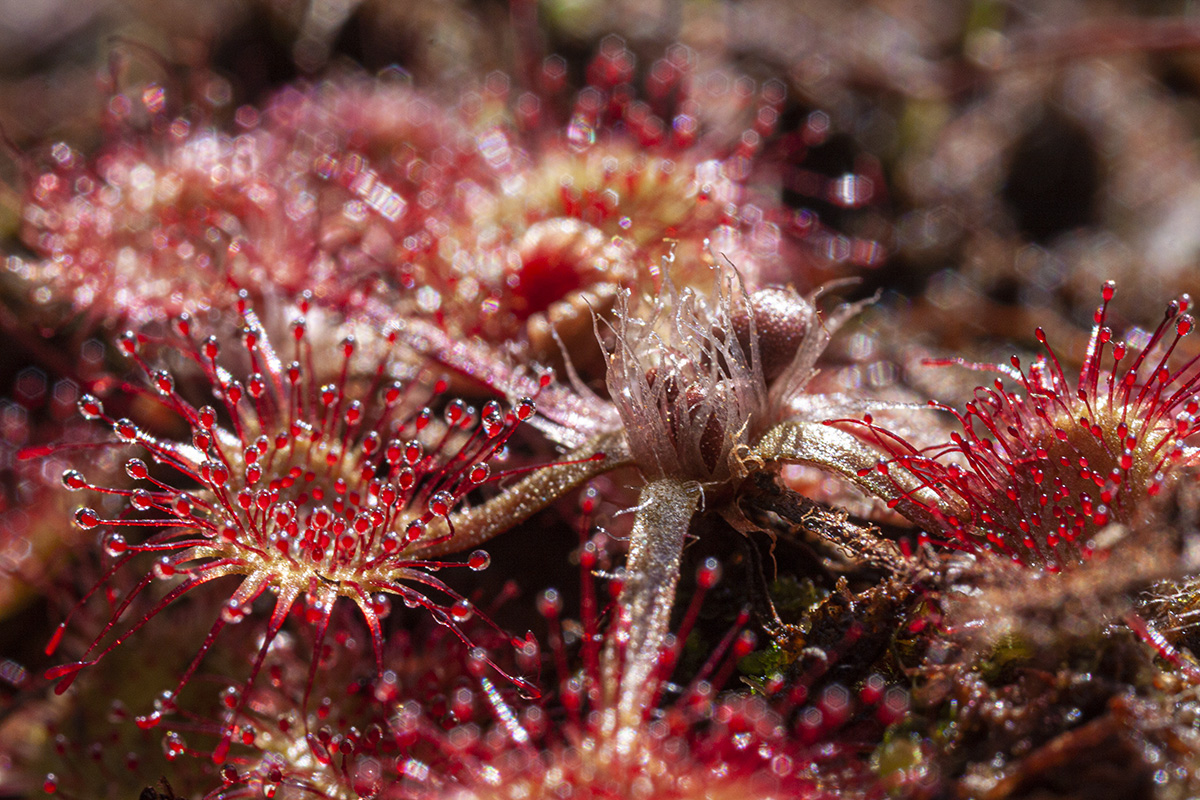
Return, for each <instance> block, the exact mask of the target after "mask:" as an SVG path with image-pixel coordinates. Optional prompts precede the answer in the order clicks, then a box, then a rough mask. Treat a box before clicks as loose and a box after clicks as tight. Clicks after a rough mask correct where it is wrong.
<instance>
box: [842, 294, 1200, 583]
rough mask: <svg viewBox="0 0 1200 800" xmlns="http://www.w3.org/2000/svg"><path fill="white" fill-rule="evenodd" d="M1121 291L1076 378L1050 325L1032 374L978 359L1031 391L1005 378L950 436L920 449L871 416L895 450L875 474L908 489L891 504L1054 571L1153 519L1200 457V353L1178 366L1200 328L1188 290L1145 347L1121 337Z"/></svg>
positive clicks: (953, 536) (945, 531) (944, 534)
mask: <svg viewBox="0 0 1200 800" xmlns="http://www.w3.org/2000/svg"><path fill="white" fill-rule="evenodd" d="M1114 290H1115V288H1114V285H1113V283H1111V282H1109V283H1107V284H1105V286H1104V289H1103V292H1102V296H1103V303H1102V304H1101V306H1100V307H1099V308H1098V309H1097V311H1096V315H1095V327H1094V328H1093V329H1092V334H1091V340H1090V342H1089V344H1088V350H1087V356H1086V358H1085V359H1084V362H1083V366H1082V367H1081V369H1080V372H1079V377H1078V379H1076V380H1075V381H1071V380H1069V379H1068V378H1067V376H1066V374H1065V373H1064V371H1063V368H1062V366H1061V365H1060V363H1059V360H1058V357H1057V356H1056V355H1055V353H1054V350H1053V349H1052V348H1050V346H1049V345H1048V344H1046V336H1045V333H1044V332H1043V331H1042V329H1041V328H1039V329H1038V330H1037V338H1038V341H1040V342H1041V343H1042V344H1043V345H1045V346H1046V355H1045V356H1043V357H1041V358H1039V359H1038V360H1037V361H1035V362H1034V363H1033V364H1032V365H1031V366H1030V367H1029V368H1028V369H1025V370H1023V369H1022V368H1021V363H1020V360H1019V359H1018V358H1017V357H1016V356H1013V358H1012V367H1011V368H1008V367H1005V366H1000V365H995V366H986V365H985V366H980V365H970V366H974V367H975V368H979V369H986V370H991V371H994V372H998V373H1000V374H1001V375H1002V376H1003V378H1007V379H1009V380H1010V381H1013V382H1015V383H1017V385H1018V387H1019V388H1017V389H1011V388H1008V385H1007V384H1006V383H1005V381H1004V380H1003V379H1002V378H997V379H996V381H995V383H994V384H993V385H992V386H991V387H979V388H978V389H976V390H975V399H974V401H972V402H970V403H968V404H967V405H966V409H965V411H964V412H959V411H956V410H954V409H945V410H947V411H950V412H951V413H952V414H954V416H955V418H956V419H957V421H958V423H959V429H958V430H957V431H955V432H954V433H952V434H951V436H950V441H949V442H947V443H945V444H941V445H936V446H933V447H929V448H925V449H921V450H918V449H916V448H914V447H912V446H911V445H909V444H908V443H907V442H906V441H904V440H903V439H901V438H900V437H898V436H896V435H894V434H891V433H889V432H888V431H887V430H885V429H884V428H882V427H880V426H878V425H876V424H875V423H874V422H873V421H872V420H871V419H870V418H867V419H866V420H865V421H864V422H862V423H859V424H861V425H864V426H865V427H866V429H867V430H868V431H869V438H871V440H872V441H873V442H874V443H875V444H877V445H878V446H880V447H881V448H882V449H883V450H885V451H886V452H887V453H888V454H889V457H888V458H887V459H885V460H883V461H880V462H879V463H878V465H877V466H876V467H873V468H871V469H874V470H876V471H877V472H878V473H881V474H883V475H886V476H893V486H894V488H897V489H899V488H900V487H901V485H903V487H904V488H903V490H902V491H901V494H902V495H903V501H904V502H899V501H898V499H897V498H896V497H893V498H892V499H891V500H890V501H889V502H890V503H892V504H893V505H897V506H898V507H899V508H900V509H901V510H902V511H903V513H905V514H907V515H909V516H910V517H912V518H913V519H914V521H916V522H918V523H919V524H922V525H925V526H926V527H927V528H928V529H929V532H930V533H931V534H933V536H934V537H935V538H936V539H937V540H938V541H939V542H941V543H943V544H946V545H948V546H950V547H955V548H959V549H964V550H968V551H972V552H976V551H993V552H996V553H999V554H1002V555H1004V556H1007V557H1009V558H1011V559H1013V560H1014V561H1017V562H1020V563H1022V564H1029V565H1035V566H1042V567H1045V568H1046V569H1051V570H1058V569H1061V568H1062V567H1064V566H1068V565H1070V564H1072V563H1076V562H1078V561H1079V560H1080V559H1082V558H1086V557H1087V556H1089V555H1090V554H1091V553H1092V552H1093V551H1094V550H1096V549H1104V548H1105V547H1106V545H1105V539H1104V537H1103V536H1102V535H1101V533H1102V531H1103V530H1104V529H1105V527H1106V526H1107V525H1108V524H1109V523H1110V522H1118V523H1122V524H1125V525H1133V524H1136V523H1139V522H1140V521H1142V516H1143V515H1145V514H1146V513H1148V508H1147V503H1146V500H1147V499H1148V498H1151V497H1153V496H1154V495H1156V494H1157V493H1158V492H1159V490H1160V489H1161V487H1162V486H1163V484H1164V482H1165V481H1166V480H1168V479H1169V477H1170V474H1171V472H1172V470H1173V469H1174V468H1176V467H1178V466H1180V465H1183V464H1190V463H1194V461H1195V460H1196V451H1195V449H1194V448H1193V447H1192V446H1190V445H1189V444H1188V443H1187V440H1188V438H1189V437H1191V436H1192V435H1193V434H1195V433H1196V432H1197V431H1200V420H1198V417H1197V412H1198V411H1200V396H1198V391H1200V368H1198V366H1197V365H1198V364H1200V359H1197V358H1192V359H1190V360H1188V361H1186V362H1184V363H1183V364H1182V365H1177V366H1173V365H1172V364H1171V360H1172V359H1171V356H1172V355H1173V353H1174V352H1175V350H1176V348H1177V347H1178V346H1179V343H1180V341H1181V340H1182V339H1183V337H1184V336H1186V335H1187V334H1188V333H1189V332H1190V331H1191V330H1192V328H1193V327H1194V324H1195V323H1194V322H1193V320H1192V318H1191V317H1190V316H1188V315H1187V314H1185V313H1183V312H1184V311H1185V310H1186V309H1187V307H1188V304H1189V301H1188V299H1187V298H1186V297H1184V298H1182V299H1180V300H1178V301H1173V302H1172V303H1171V304H1170V305H1168V306H1167V310H1166V313H1165V314H1164V316H1163V320H1162V322H1161V323H1160V324H1159V326H1158V327H1157V328H1156V329H1155V331H1154V332H1153V333H1152V334H1150V336H1149V337H1148V338H1147V339H1146V340H1145V341H1144V343H1142V344H1141V345H1140V346H1130V345H1128V344H1126V343H1125V342H1114V341H1113V340H1112V330H1111V329H1110V328H1109V327H1108V326H1107V325H1106V324H1105V323H1106V315H1107V309H1108V302H1109V301H1110V300H1111V299H1112V296H1113V292H1114ZM1106 362H1107V363H1106ZM937 407H939V408H944V407H942V406H937Z"/></svg>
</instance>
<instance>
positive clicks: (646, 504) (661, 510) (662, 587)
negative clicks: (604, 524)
mask: <svg viewBox="0 0 1200 800" xmlns="http://www.w3.org/2000/svg"><path fill="white" fill-rule="evenodd" d="M699 500H700V493H699V491H698V486H697V485H696V484H695V483H694V482H692V481H681V480H678V479H675V478H663V479H661V480H657V481H654V482H653V483H650V484H647V485H646V487H645V488H643V489H642V494H641V498H640V502H639V504H638V507H637V517H636V518H635V520H634V523H633V532H632V533H631V534H630V540H629V558H628V560H627V561H626V564H625V583H624V586H623V587H622V588H621V595H620V597H619V598H618V601H617V603H618V607H619V609H620V611H619V613H620V617H619V619H618V620H617V625H618V629H617V630H618V635H617V636H616V637H615V638H614V639H610V640H609V643H608V646H607V648H606V650H605V653H604V666H603V672H602V675H603V683H604V690H605V693H606V695H607V696H608V700H609V711H608V714H609V717H608V719H606V720H605V723H604V724H605V732H606V733H607V734H609V736H610V737H611V738H609V741H611V742H614V743H615V744H616V747H617V752H618V754H619V755H628V754H629V752H630V749H631V747H632V744H633V740H634V738H635V737H636V735H637V732H638V730H639V729H640V728H641V727H642V725H643V723H644V721H645V708H646V705H647V704H648V703H649V702H650V700H651V698H652V697H653V695H654V692H655V682H654V680H653V678H654V672H655V670H656V668H657V666H658V657H659V654H660V652H661V649H662V643H663V639H664V638H665V637H666V634H667V626H668V624H669V623H670V621H671V608H672V606H673V605H674V603H675V587H676V584H678V582H679V564H680V559H681V558H682V554H683V540H684V536H686V535H687V531H688V526H689V525H690V524H691V521H692V516H693V515H694V514H695V513H696V508H697V506H698V504H699ZM622 646H623V647H622ZM621 650H623V653H622V652H620V651H621ZM622 656H623V658H622ZM618 675H619V676H620V677H619V678H618ZM614 700H615V702H614Z"/></svg>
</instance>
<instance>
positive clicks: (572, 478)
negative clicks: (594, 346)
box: [414, 431, 630, 558]
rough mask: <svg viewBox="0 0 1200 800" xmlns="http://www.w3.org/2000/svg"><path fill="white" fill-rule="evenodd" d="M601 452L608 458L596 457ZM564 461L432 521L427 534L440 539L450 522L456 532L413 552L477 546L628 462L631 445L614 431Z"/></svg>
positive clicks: (457, 550) (423, 554) (437, 552)
mask: <svg viewBox="0 0 1200 800" xmlns="http://www.w3.org/2000/svg"><path fill="white" fill-rule="evenodd" d="M597 454H603V456H604V457H603V458H593V457H594V456H596V455H597ZM564 462H565V463H561V464H552V465H550V466H546V467H542V468H540V469H537V470H535V471H534V472H533V473H532V474H530V475H529V477H527V478H524V479H522V480H521V481H520V482H519V483H517V484H516V485H515V486H511V487H509V488H508V489H505V490H504V491H503V492H501V493H500V494H498V495H496V496H495V497H493V498H492V499H491V500H488V501H487V502H486V503H483V504H481V505H478V506H475V507H473V508H465V509H463V510H461V511H457V512H455V513H454V514H452V515H451V516H450V523H449V526H448V525H447V523H446V521H445V520H442V519H439V520H435V521H434V522H431V523H430V524H429V525H428V526H427V527H426V533H425V539H427V540H434V541H437V540H439V539H442V538H443V537H445V535H446V534H447V533H449V531H450V526H453V530H454V536H453V537H452V538H450V539H447V540H445V541H438V542H437V543H436V544H433V545H430V546H427V547H421V545H420V544H418V545H416V550H415V551H414V552H415V553H416V554H417V555H420V557H422V558H432V557H435V556H440V555H445V554H447V553H461V552H462V551H463V550H467V549H469V548H471V547H477V546H478V545H480V544H482V543H483V542H486V541H487V540H489V539H491V538H492V537H494V536H498V535H499V534H501V533H504V532H505V531H507V530H509V529H510V528H512V527H514V526H516V525H519V524H520V523H522V522H524V521H525V520H527V519H529V518H530V517H532V516H533V515H534V514H536V513H537V512H539V511H541V510H542V509H543V508H545V507H546V506H548V505H550V504H551V503H553V502H554V501H555V500H558V499H559V498H560V497H562V496H563V495H564V494H566V493H567V492H569V491H571V490H572V489H574V488H576V487H577V486H579V485H580V484H581V483H583V482H584V481H588V480H591V479H592V478H594V477H596V476H597V475H602V474H604V473H605V472H608V471H609V470H613V469H616V468H617V467H621V466H625V465H626V464H628V463H630V456H629V446H628V445H627V444H626V443H625V435H624V433H623V432H622V431H613V432H611V433H605V434H601V435H599V436H596V437H595V438H593V439H592V440H591V441H589V442H587V443H586V444H584V445H583V446H581V447H579V448H577V449H576V450H573V451H571V452H570V453H569V454H568V455H567V456H566V458H565V459H564Z"/></svg>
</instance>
